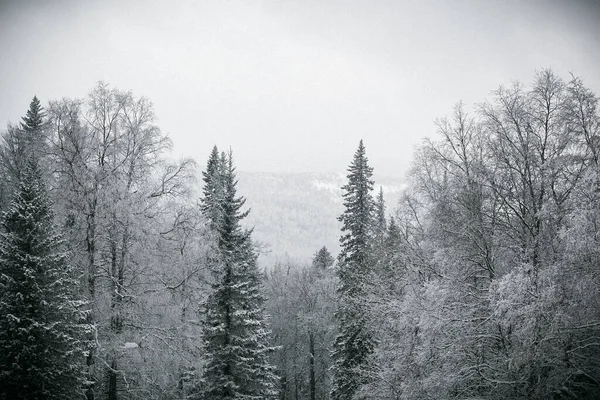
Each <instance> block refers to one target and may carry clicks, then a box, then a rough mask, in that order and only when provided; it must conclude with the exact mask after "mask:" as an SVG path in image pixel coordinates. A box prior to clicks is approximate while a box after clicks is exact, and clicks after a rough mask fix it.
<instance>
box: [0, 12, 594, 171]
mask: <svg viewBox="0 0 600 400" xmlns="http://www.w3.org/2000/svg"><path fill="white" fill-rule="evenodd" d="M599 10H600V7H599V5H598V3H597V2H567V1H553V2H541V1H531V2H519V1H507V2H479V1H463V2H429V1H427V2H411V1H403V2H394V1H384V2H376V3H367V2H364V3H363V2H317V1H304V2H299V1H294V2H275V1H262V2H227V3H221V2H191V1H189V2H188V1H184V2H178V3H177V4H171V3H169V4H167V3H163V2H139V1H123V2H116V1H107V2H75V1H57V2H51V3H50V2H48V3H45V2H41V1H23V2H4V3H2V4H1V5H0V35H1V36H2V40H0V51H1V52H2V54H3V57H2V59H1V60H0V71H2V79H0V127H1V129H4V128H5V126H6V123H7V122H8V121H12V122H18V121H19V120H20V117H21V116H23V115H24V113H25V111H26V110H27V108H28V105H29V102H30V100H31V98H32V97H33V95H37V96H38V97H39V98H40V100H41V101H42V102H43V103H44V104H46V103H47V102H48V100H51V99H59V98H62V97H84V96H86V94H87V93H88V92H89V91H90V90H91V89H92V87H93V86H94V85H95V84H96V82H97V81H99V80H103V81H105V82H107V83H109V84H110V85H112V86H114V87H116V88H119V89H121V90H131V91H133V93H134V94H135V95H137V96H145V97H147V98H149V99H150V100H151V101H152V102H153V103H154V105H155V111H156V115H157V118H158V125H159V126H160V127H161V129H162V130H163V132H165V133H167V134H168V135H169V136H170V137H171V138H172V140H173V142H174V145H175V154H176V155H178V156H179V155H181V156H183V155H187V156H191V157H193V158H195V159H196V161H198V162H199V163H200V165H202V163H204V162H205V160H206V158H207V156H208V154H209V152H210V150H211V148H212V146H213V145H214V144H216V145H218V146H219V147H220V148H229V147H230V146H231V147H232V148H233V150H234V153H235V155H236V162H237V165H238V168H239V170H244V171H265V172H286V171H287V172H344V171H345V170H346V166H347V165H348V163H349V162H350V160H351V157H352V154H353V153H354V151H355V149H356V147H357V144H358V141H359V139H361V138H362V139H364V141H365V145H366V148H367V155H368V156H369V159H370V162H371V164H372V166H373V167H374V169H375V172H376V173H379V174H381V175H384V176H397V177H402V176H404V173H405V172H406V170H407V168H408V166H409V165H410V161H411V157H412V152H413V146H414V145H415V144H418V143H419V142H420V141H421V139H422V138H423V137H425V136H432V135H434V134H435V130H436V128H435V125H434V120H435V119H436V118H439V117H444V116H446V115H448V114H450V113H451V112H452V107H453V106H454V104H455V103H456V102H458V101H463V102H464V103H465V105H466V107H467V109H472V108H473V106H474V104H476V103H479V102H482V101H484V100H485V99H486V98H487V97H488V95H489V93H490V92H491V91H492V90H494V89H496V88H497V87H498V86H499V85H508V84H510V83H511V81H513V80H519V81H522V82H523V83H524V84H526V85H528V84H530V83H531V81H532V80H533V77H534V74H535V71H536V70H539V69H543V68H551V69H553V70H554V71H555V72H556V73H557V74H558V75H560V76H561V77H563V78H565V79H568V77H569V72H573V73H574V74H576V75H577V76H580V77H581V78H583V79H584V81H585V83H586V85H588V86H589V87H590V88H591V89H592V90H594V91H596V92H598V91H600V76H599V75H598V73H597V67H598V65H600V51H599V50H600V46H599V44H598V39H597V38H598V37H600V26H599V25H598V24H597V23H596V22H597V21H598V20H600V18H599V17H600V12H599Z"/></svg>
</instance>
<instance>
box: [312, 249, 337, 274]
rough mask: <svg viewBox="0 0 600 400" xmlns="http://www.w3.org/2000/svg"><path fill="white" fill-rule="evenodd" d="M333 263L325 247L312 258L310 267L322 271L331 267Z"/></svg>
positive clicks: (333, 260)
mask: <svg viewBox="0 0 600 400" xmlns="http://www.w3.org/2000/svg"><path fill="white" fill-rule="evenodd" d="M334 262H335V259H334V258H333V256H332V255H331V253H330V252H329V250H327V247H325V246H323V247H322V248H321V249H320V250H319V251H317V252H316V254H315V256H314V257H313V260H312V266H313V268H315V269H317V270H324V269H327V268H329V267H331V266H332V265H333V263H334Z"/></svg>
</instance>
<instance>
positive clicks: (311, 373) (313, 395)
mask: <svg viewBox="0 0 600 400" xmlns="http://www.w3.org/2000/svg"><path fill="white" fill-rule="evenodd" d="M308 346H309V350H308V351H309V352H310V354H309V360H308V361H309V364H308V365H309V372H308V375H309V376H308V378H309V382H310V400H316V379H315V334H314V333H312V332H311V331H308Z"/></svg>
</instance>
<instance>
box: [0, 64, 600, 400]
mask: <svg viewBox="0 0 600 400" xmlns="http://www.w3.org/2000/svg"><path fill="white" fill-rule="evenodd" d="M436 125H437V132H436V133H437V134H436V135H435V136H433V137H432V138H431V139H425V140H423V142H422V144H421V145H420V146H419V147H418V148H416V149H415V155H414V159H413V164H412V168H411V170H410V173H409V175H408V176H407V184H406V186H404V185H402V183H401V182H400V181H395V180H391V179H389V180H386V179H382V178H379V179H377V178H376V175H373V173H374V168H373V167H372V166H371V160H370V159H369V158H368V156H367V154H368V151H367V148H368V146H366V145H365V143H363V141H362V140H361V141H360V142H359V146H358V149H357V151H356V152H355V154H354V157H353V159H352V161H351V163H350V164H349V167H348V169H347V170H346V174H345V175H344V174H275V173H240V174H238V172H237V170H236V167H235V163H234V156H233V153H232V151H231V150H230V151H229V153H224V152H222V153H219V151H218V149H217V147H216V146H215V147H214V148H213V151H212V153H211V156H210V158H209V159H208V161H207V162H206V164H204V165H202V166H201V167H199V166H198V164H197V163H196V162H194V161H193V160H191V159H183V160H180V161H179V162H175V163H174V162H172V161H169V160H170V158H169V154H170V153H169V150H170V147H171V143H170V141H169V140H168V138H167V137H166V136H164V135H163V134H162V133H161V130H160V128H159V127H158V126H157V125H156V121H155V118H154V113H153V106H152V103H151V102H150V101H149V100H147V99H145V98H143V97H137V96H134V95H133V94H132V93H130V92H122V91H120V90H118V89H115V88H112V87H110V86H109V85H106V84H103V83H99V84H98V85H97V86H96V87H95V88H93V90H92V91H91V92H90V94H89V95H88V97H86V98H85V99H62V100H59V101H50V102H48V103H47V106H42V103H41V102H40V101H39V100H38V99H37V98H35V97H34V99H33V101H32V102H31V104H30V108H29V110H28V111H27V114H26V116H25V117H24V118H22V122H21V124H20V125H9V126H8V129H7V131H6V132H4V134H3V142H2V143H1V144H0V173H1V174H2V177H3V178H5V179H4V180H2V181H0V211H4V213H3V217H2V224H1V225H0V236H2V237H3V238H4V240H2V241H0V297H1V299H0V307H1V308H2V309H3V310H4V312H1V313H0V400H3V399H5V398H6V399H9V398H10V399H13V398H15V399H30V398H44V399H46V398H47V399H62V398H64V397H65V393H63V392H62V391H61V390H59V388H58V386H57V387H51V385H46V384H45V383H44V382H55V383H57V384H58V385H59V386H61V387H66V386H65V385H69V386H68V387H72V388H73V390H74V391H75V392H77V394H78V396H79V397H80V398H83V397H84V396H85V398H87V399H88V400H96V399H107V400H119V399H123V398H127V399H132V400H142V399H143V400H149V399H156V400H158V399H160V400H165V399H171V400H211V399H215V400H223V399H254V400H258V399H260V400H264V399H267V398H269V399H270V398H277V397H279V398H280V399H284V400H291V399H294V400H299V399H303V400H309V399H310V400H317V399H331V400H347V399H353V400H359V399H360V400H366V399H373V400H381V399H390V400H391V399H394V400H397V399H407V400H408V399H431V398H435V399H447V400H465V399H474V398H481V399H487V400H499V399H505V398H511V399H513V398H514V399H530V400H533V399H535V400H545V399H553V400H581V399H586V400H593V399H598V398H600V341H599V340H598V338H599V337H600V253H599V252H598V249H599V248H600V246H599V242H600V241H599V239H598V238H600V108H599V98H598V96H597V95H596V94H595V93H594V92H593V91H592V90H591V89H589V88H588V87H586V86H585V85H584V83H583V81H582V80H581V79H579V78H576V77H573V76H571V78H570V79H569V80H564V79H562V78H560V77H558V76H557V75H555V74H554V73H553V72H552V71H550V70H544V71H540V72H538V73H536V74H535V78H534V80H533V82H532V83H531V84H530V85H528V86H525V85H522V84H519V83H514V84H512V85H511V86H509V87H500V88H498V89H497V90H495V91H494V92H492V95H491V96H490V99H488V100H487V101H486V102H484V103H481V104H479V105H478V106H476V107H475V109H474V110H473V111H471V112H469V111H467V108H466V107H465V106H464V105H463V104H462V103H458V104H456V105H455V107H454V109H453V111H452V112H451V114H450V116H449V117H447V118H441V119H438V120H437V121H436ZM240 151H243V149H241V150H240ZM349 158H350V157H349ZM375 161H376V160H375ZM200 169H201V172H199V170H200ZM196 178H201V180H202V181H203V184H202V188H201V189H200V190H198V189H199V188H198V183H197V182H198V181H199V179H196ZM195 179H196V181H195ZM238 183H239V186H238ZM379 184H383V185H382V188H381V191H379V190H378V189H379ZM45 187H48V188H49V190H48V192H47V193H46V190H45ZM238 189H239V190H238ZM386 193H387V204H386V196H385V195H384V194H386ZM394 196H396V198H394ZM398 200H399V201H398ZM246 221H247V222H246ZM60 237H64V238H65V240H64V242H63V241H62V240H60ZM336 239H338V240H339V242H337V241H336V242H334V240H336ZM328 240H331V242H328ZM338 243H339V246H338ZM63 244H64V247H65V248H64V249H63ZM256 244H258V246H256ZM267 246H269V247H270V248H271V249H272V253H270V254H271V255H270V256H271V257H272V260H263V264H262V265H260V264H258V263H257V258H258V256H259V254H258V252H257V249H259V250H260V249H265V248H266V247H267ZM327 246H329V247H330V249H333V252H334V253H338V254H337V257H336V259H334V257H333V256H332V254H331V253H330V251H329V250H328V249H327ZM338 249H339V250H338ZM63 250H64V251H63ZM317 250H318V251H317ZM290 251H296V252H298V253H297V254H299V256H298V257H299V259H298V261H296V260H294V259H292V258H291V256H290V257H289V258H288V259H283V260H282V259H281V258H280V259H277V257H281V255H282V254H283V255H285V253H286V252H288V256H289V252H290ZM268 255H269V254H268V253H267V254H266V256H268ZM311 255H314V258H312V262H310V263H309V262H307V260H308V258H309V257H311ZM263 258H264V257H263ZM269 261H271V264H273V265H272V268H263V267H269V266H271V264H269ZM273 261H280V262H276V263H274V262H273ZM336 261H337V262H336ZM46 307H49V309H50V310H51V312H40V310H44V309H45V308H46ZM61 310H62V311H65V310H68V311H69V312H67V313H63V312H62V311H61ZM38 327H41V328H42V329H43V331H44V332H45V333H47V334H44V335H36V336H34V335H31V334H29V332H33V331H34V330H35V329H37V328H38ZM24 333H25V334H24ZM69 335H71V336H70V337H67V336H69ZM32 338H33V339H35V340H36V342H37V343H36V346H37V345H39V346H37V347H36V346H33V344H32ZM57 338H63V339H67V340H66V341H62V343H59V344H60V345H57V340H56V339H57ZM69 343H75V344H76V345H77V346H76V347H73V350H65V349H71V348H72V347H71V346H70V345H69ZM35 349H44V350H43V352H44V353H43V356H42V357H30V358H28V357H25V356H27V355H28V353H30V354H29V355H32V354H33V353H34V352H35V354H36V355H37V354H38V352H37V350H35ZM49 349H55V350H56V353H55V354H54V356H55V357H53V359H52V361H50V358H49V356H46V354H49V353H47V351H50V350H49ZM75 349H79V350H77V351H76V352H74V351H75ZM30 360H33V361H30ZM34 374H35V376H36V377H39V379H37V378H36V381H35V382H41V383H42V384H41V385H39V386H34V385H29V384H23V383H22V382H29V381H31V378H30V377H31V376H34ZM57 374H59V375H60V376H57ZM8 378H10V379H8ZM68 382H71V383H68ZM38 394H39V395H38Z"/></svg>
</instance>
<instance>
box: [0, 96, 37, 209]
mask: <svg viewBox="0 0 600 400" xmlns="http://www.w3.org/2000/svg"><path fill="white" fill-rule="evenodd" d="M45 117H46V113H45V112H44V108H43V107H42V105H41V103H40V101H39V99H38V98H37V97H36V96H34V97H33V100H32V101H31V103H30V104H29V109H28V110H27V113H26V115H25V117H23V118H22V121H21V123H20V124H18V125H9V126H8V129H7V130H6V132H5V133H4V135H3V137H2V143H1V144H0V172H1V174H2V176H3V179H2V182H0V210H3V209H4V208H5V207H6V206H8V204H9V203H10V201H11V199H12V193H13V191H15V190H17V189H18V186H19V180H20V178H21V173H22V172H23V170H24V169H25V167H26V165H27V161H28V159H29V157H30V156H31V155H33V154H34V153H35V156H36V160H38V162H39V161H40V155H41V154H40V153H42V152H43V151H44V145H45V132H44V124H45Z"/></svg>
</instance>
